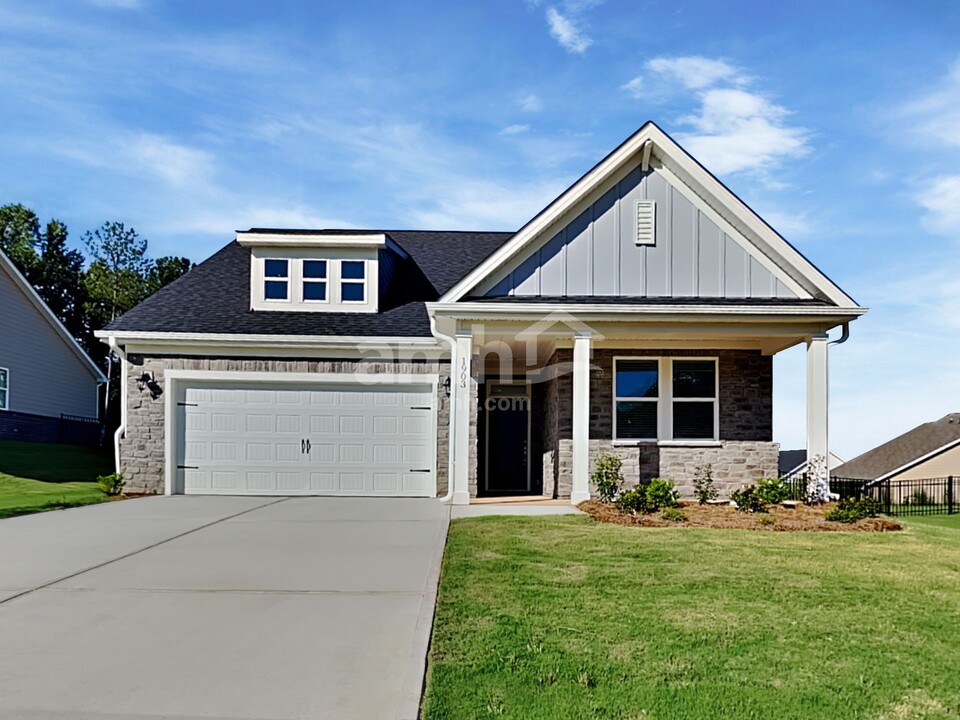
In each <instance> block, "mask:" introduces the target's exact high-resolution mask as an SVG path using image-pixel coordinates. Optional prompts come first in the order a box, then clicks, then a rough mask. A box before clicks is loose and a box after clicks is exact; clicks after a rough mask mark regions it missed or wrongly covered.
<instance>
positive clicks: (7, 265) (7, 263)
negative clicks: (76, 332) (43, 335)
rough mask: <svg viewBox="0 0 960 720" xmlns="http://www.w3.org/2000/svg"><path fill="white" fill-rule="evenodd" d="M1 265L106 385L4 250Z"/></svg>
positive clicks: (0, 254) (92, 372)
mask: <svg viewBox="0 0 960 720" xmlns="http://www.w3.org/2000/svg"><path fill="white" fill-rule="evenodd" d="M0 265H2V266H3V267H4V269H5V270H6V271H7V272H8V274H9V275H10V277H12V278H13V281H14V283H16V284H17V286H18V287H19V288H20V290H21V291H22V292H23V294H24V295H26V296H27V299H28V300H29V301H30V302H31V303H32V304H33V306H34V307H35V308H37V310H38V311H39V312H40V314H41V315H43V316H44V318H46V320H47V322H49V323H50V324H51V325H52V326H53V329H54V330H56V331H57V333H58V334H59V335H60V337H61V339H62V340H63V341H64V342H65V343H66V344H67V346H68V347H69V348H70V349H71V350H72V351H73V353H74V354H75V355H76V356H77V357H78V358H79V359H80V361H81V362H83V364H84V366H85V367H86V368H87V370H89V371H90V374H91V375H93V376H94V378H96V380H97V382H99V383H105V382H106V381H107V377H106V375H104V374H103V371H102V370H101V369H100V368H98V367H97V365H96V363H94V362H93V360H91V359H90V356H89V355H87V353H86V352H85V351H84V349H83V348H82V347H80V343H78V342H77V340H76V338H74V337H73V335H71V334H70V333H69V332H68V331H67V328H65V327H64V326H63V323H62V322H60V318H58V317H57V316H56V315H54V314H53V311H52V310H51V309H50V308H49V307H47V304H46V303H45V302H44V301H43V298H41V297H40V295H39V294H38V293H37V291H36V290H35V289H34V287H33V285H31V284H30V283H29V282H27V279H26V278H25V277H24V276H23V273H21V272H20V270H18V269H17V266H16V265H14V264H13V260H11V259H10V258H8V257H7V256H6V254H4V252H3V251H2V250H0Z"/></svg>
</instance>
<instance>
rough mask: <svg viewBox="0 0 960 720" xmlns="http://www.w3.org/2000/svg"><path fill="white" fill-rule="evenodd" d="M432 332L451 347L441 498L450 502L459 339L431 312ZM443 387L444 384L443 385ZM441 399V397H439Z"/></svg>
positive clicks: (454, 445) (451, 498) (453, 463)
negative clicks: (444, 481) (443, 328)
mask: <svg viewBox="0 0 960 720" xmlns="http://www.w3.org/2000/svg"><path fill="white" fill-rule="evenodd" d="M430 332H431V333H433V336H434V337H435V338H436V339H437V340H439V341H440V342H442V343H446V344H447V345H448V346H449V347H450V376H449V377H450V381H451V390H450V408H449V410H450V415H449V417H448V418H447V425H448V428H447V443H448V445H449V448H448V449H447V494H446V495H444V496H443V497H442V498H440V502H442V503H445V504H449V503H451V502H453V477H454V467H455V464H456V463H455V460H454V450H455V449H456V437H455V435H454V418H456V416H457V415H456V413H455V412H454V410H455V408H456V402H457V400H456V398H457V394H456V393H455V392H453V388H452V384H453V369H454V368H455V367H456V366H457V365H456V356H457V341H456V339H455V338H454V337H453V336H452V335H444V334H443V333H442V332H440V330H439V329H438V328H437V318H436V316H435V315H433V314H432V313H431V314H430ZM441 387H442V386H441ZM438 399H439V398H438Z"/></svg>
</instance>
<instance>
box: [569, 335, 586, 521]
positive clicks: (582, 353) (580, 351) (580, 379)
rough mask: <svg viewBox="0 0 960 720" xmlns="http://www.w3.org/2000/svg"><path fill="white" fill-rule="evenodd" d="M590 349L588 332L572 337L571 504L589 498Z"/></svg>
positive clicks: (576, 503)
mask: <svg viewBox="0 0 960 720" xmlns="http://www.w3.org/2000/svg"><path fill="white" fill-rule="evenodd" d="M590 349H591V337H590V336H589V335H577V336H576V337H574V339H573V448H572V449H573V483H572V488H571V492H570V504H571V505H578V504H580V503H582V502H583V501H584V500H589V499H590Z"/></svg>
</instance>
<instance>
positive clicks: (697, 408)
mask: <svg viewBox="0 0 960 720" xmlns="http://www.w3.org/2000/svg"><path fill="white" fill-rule="evenodd" d="M673 437H674V438H675V439H676V440H713V403H712V402H677V403H674V404H673Z"/></svg>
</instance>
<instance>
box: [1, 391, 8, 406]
mask: <svg viewBox="0 0 960 720" xmlns="http://www.w3.org/2000/svg"><path fill="white" fill-rule="evenodd" d="M6 407H7V391H6V390H0V408H6Z"/></svg>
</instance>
